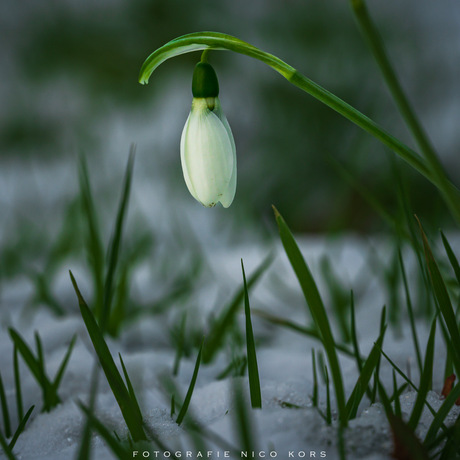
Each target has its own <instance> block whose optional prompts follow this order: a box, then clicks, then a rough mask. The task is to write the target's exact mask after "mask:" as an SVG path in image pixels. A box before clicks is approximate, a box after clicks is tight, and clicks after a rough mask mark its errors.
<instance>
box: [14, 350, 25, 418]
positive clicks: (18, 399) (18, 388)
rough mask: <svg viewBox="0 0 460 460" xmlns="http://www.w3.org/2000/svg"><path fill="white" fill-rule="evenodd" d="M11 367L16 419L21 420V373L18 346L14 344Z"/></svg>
mask: <svg viewBox="0 0 460 460" xmlns="http://www.w3.org/2000/svg"><path fill="white" fill-rule="evenodd" d="M13 369H14V386H15V388H16V407H17V410H18V420H22V418H23V417H24V411H23V406H22V390H21V375H20V373H19V360H18V348H17V347H16V344H15V345H14V349H13Z"/></svg>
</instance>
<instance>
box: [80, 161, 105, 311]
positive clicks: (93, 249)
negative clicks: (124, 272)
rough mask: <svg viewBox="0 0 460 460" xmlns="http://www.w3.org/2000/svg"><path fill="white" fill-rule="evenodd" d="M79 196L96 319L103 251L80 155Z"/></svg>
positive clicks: (99, 303)
mask: <svg viewBox="0 0 460 460" xmlns="http://www.w3.org/2000/svg"><path fill="white" fill-rule="evenodd" d="M78 177H79V183H80V194H81V199H82V205H83V212H84V214H85V217H86V219H85V220H86V222H87V224H88V237H87V252H88V258H89V262H90V267H91V270H92V272H93V280H94V291H95V301H94V305H95V311H94V313H95V315H96V317H97V318H100V317H101V314H102V302H103V289H104V249H103V246H102V238H101V232H100V229H99V224H98V221H97V217H96V210H95V206H94V200H93V194H92V191H91V185H90V180H89V173H88V166H87V164H86V158H85V156H84V155H83V154H81V155H80V168H79V171H78Z"/></svg>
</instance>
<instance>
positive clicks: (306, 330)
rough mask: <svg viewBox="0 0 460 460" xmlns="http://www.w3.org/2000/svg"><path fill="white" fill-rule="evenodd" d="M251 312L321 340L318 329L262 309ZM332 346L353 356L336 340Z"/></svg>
mask: <svg viewBox="0 0 460 460" xmlns="http://www.w3.org/2000/svg"><path fill="white" fill-rule="evenodd" d="M252 312H253V313H254V314H256V315H257V316H260V317H261V318H264V319H266V320H267V321H269V322H270V323H272V324H276V325H278V326H282V327H285V328H287V329H291V330H292V331H294V332H298V333H299V334H303V335H306V336H308V337H311V338H313V339H316V340H319V341H321V336H320V334H319V333H318V331H317V330H316V329H313V328H309V327H305V326H302V325H300V324H298V323H295V322H293V321H290V320H288V319H285V318H281V317H279V316H275V315H272V314H270V313H267V312H265V311H262V310H258V309H256V308H254V310H252ZM334 346H335V348H337V350H338V351H340V352H342V353H343V354H345V355H347V356H350V357H351V358H353V357H354V356H355V354H354V351H352V350H350V349H349V348H348V347H347V346H345V345H342V344H340V343H337V342H336V343H335V344H334ZM361 359H362V358H361Z"/></svg>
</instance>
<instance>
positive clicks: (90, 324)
mask: <svg viewBox="0 0 460 460" xmlns="http://www.w3.org/2000/svg"><path fill="white" fill-rule="evenodd" d="M69 274H70V278H71V280H72V284H73V287H74V290H75V293H76V295H77V298H78V304H79V307H80V312H81V315H82V317H83V321H84V323H85V325H86V329H87V331H88V334H89V336H90V339H91V342H92V343H93V346H94V350H95V351H96V354H97V356H98V358H99V362H100V363H101V366H102V369H103V371H104V373H105V376H106V378H107V382H108V383H109V385H110V388H111V390H112V393H113V395H114V396H115V399H116V400H117V403H118V406H119V407H120V410H121V412H122V414H123V418H124V420H125V422H126V425H127V427H128V429H129V432H130V433H131V436H132V437H133V439H134V440H135V441H138V440H139V441H140V440H145V439H146V436H145V433H144V429H143V426H142V414H141V413H140V412H139V411H138V406H136V405H135V404H133V401H132V398H131V396H130V394H129V391H128V390H127V388H126V386H125V384H124V383H123V379H122V378H121V375H120V373H119V371H118V369H117V366H116V365H115V362H114V360H113V358H112V355H111V354H110V350H109V347H108V346H107V343H106V342H105V340H104V335H103V333H102V331H101V329H100V328H99V326H98V325H97V323H96V319H95V318H94V316H93V314H92V313H91V310H90V309H89V308H88V305H87V304H86V302H85V300H84V298H83V296H82V295H81V292H80V290H79V288H78V285H77V282H76V281H75V278H74V276H73V274H72V272H71V271H69Z"/></svg>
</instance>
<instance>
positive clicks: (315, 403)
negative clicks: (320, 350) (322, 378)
mask: <svg viewBox="0 0 460 460" xmlns="http://www.w3.org/2000/svg"><path fill="white" fill-rule="evenodd" d="M311 367H312V368H313V394H312V396H311V402H312V404H313V407H318V373H317V371H316V354H315V349H314V348H312V349H311Z"/></svg>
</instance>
